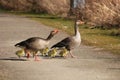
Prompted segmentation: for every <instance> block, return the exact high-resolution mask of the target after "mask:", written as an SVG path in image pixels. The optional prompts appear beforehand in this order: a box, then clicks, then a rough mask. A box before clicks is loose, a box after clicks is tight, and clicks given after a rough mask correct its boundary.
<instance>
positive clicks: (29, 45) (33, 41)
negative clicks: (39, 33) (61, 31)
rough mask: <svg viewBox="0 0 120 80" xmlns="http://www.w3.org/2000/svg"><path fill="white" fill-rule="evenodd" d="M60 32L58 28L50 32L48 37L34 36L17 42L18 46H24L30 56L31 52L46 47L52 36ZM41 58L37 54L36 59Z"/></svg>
mask: <svg viewBox="0 0 120 80" xmlns="http://www.w3.org/2000/svg"><path fill="white" fill-rule="evenodd" d="M57 33H58V30H53V31H51V32H50V34H49V36H48V37H47V38H46V39H43V38H40V37H32V38H29V39H27V40H24V41H22V42H19V43H17V44H15V46H16V47H20V48H23V49H24V51H25V53H26V54H27V58H29V56H30V53H31V52H35V53H37V52H38V51H39V50H40V49H44V48H46V47H47V46H48V45H49V43H50V40H51V38H52V37H53V36H54V35H55V34H57ZM37 60H39V59H38V58H37V55H35V61H37Z"/></svg>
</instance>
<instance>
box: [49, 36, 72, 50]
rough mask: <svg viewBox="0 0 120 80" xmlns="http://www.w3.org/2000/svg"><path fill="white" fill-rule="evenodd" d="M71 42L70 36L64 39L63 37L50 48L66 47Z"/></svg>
mask: <svg viewBox="0 0 120 80" xmlns="http://www.w3.org/2000/svg"><path fill="white" fill-rule="evenodd" d="M71 42H72V38H71V37H67V38H65V39H63V40H62V41H60V42H58V43H57V44H55V45H53V46H52V47H51V48H54V47H58V48H60V47H68V46H70V44H71Z"/></svg>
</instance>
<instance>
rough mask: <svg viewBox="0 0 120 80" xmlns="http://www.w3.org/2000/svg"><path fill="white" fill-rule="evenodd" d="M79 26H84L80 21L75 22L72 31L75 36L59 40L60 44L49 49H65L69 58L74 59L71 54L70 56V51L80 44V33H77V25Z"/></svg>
mask: <svg viewBox="0 0 120 80" xmlns="http://www.w3.org/2000/svg"><path fill="white" fill-rule="evenodd" d="M79 24H84V22H83V21H80V20H77V21H76V22H75V26H74V30H75V34H74V35H73V36H70V37H67V38H65V39H63V40H61V41H60V42H58V43H57V44H55V45H53V46H52V47H51V48H62V47H65V48H66V49H67V50H68V51H69V53H70V55H71V57H72V58H73V57H75V56H74V55H73V54H72V51H71V50H73V49H74V48H76V47H78V46H79V45H80V43H81V35H80V32H79V29H78V25H79Z"/></svg>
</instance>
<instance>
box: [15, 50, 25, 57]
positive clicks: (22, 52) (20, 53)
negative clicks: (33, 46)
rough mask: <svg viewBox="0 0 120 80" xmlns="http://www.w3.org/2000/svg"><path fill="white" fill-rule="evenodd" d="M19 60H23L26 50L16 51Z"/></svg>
mask: <svg viewBox="0 0 120 80" xmlns="http://www.w3.org/2000/svg"><path fill="white" fill-rule="evenodd" d="M15 54H16V55H17V56H18V57H19V58H21V57H22V56H24V55H25V52H24V50H23V49H21V50H18V51H16V53H15Z"/></svg>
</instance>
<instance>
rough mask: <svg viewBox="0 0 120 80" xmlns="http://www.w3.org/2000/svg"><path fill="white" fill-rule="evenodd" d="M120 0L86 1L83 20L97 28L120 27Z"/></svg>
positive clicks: (81, 11)
mask: <svg viewBox="0 0 120 80" xmlns="http://www.w3.org/2000/svg"><path fill="white" fill-rule="evenodd" d="M119 4H120V0H86V7H85V9H83V10H80V13H81V14H83V15H82V16H83V18H84V19H85V20H87V21H89V22H92V23H95V24H96V25H97V26H105V27H107V28H111V27H120V5H119Z"/></svg>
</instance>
